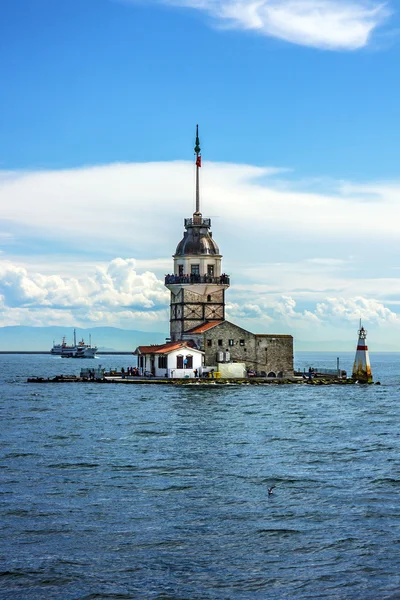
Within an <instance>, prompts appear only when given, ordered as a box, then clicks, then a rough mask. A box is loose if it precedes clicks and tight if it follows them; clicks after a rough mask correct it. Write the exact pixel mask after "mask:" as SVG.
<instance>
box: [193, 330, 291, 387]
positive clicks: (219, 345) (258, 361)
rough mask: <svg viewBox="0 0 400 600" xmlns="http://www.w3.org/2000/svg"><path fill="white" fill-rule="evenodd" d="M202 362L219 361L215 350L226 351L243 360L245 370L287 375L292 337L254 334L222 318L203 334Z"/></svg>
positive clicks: (217, 351) (213, 363) (232, 358)
mask: <svg viewBox="0 0 400 600" xmlns="http://www.w3.org/2000/svg"><path fill="white" fill-rule="evenodd" d="M202 349H203V350H204V352H205V364H206V365H215V364H216V362H219V360H218V358H219V356H218V353H219V352H224V353H225V355H226V352H228V353H229V355H230V356H229V359H230V360H231V361H234V362H244V363H246V368H247V369H254V370H255V371H257V372H261V371H264V372H265V373H266V374H267V375H268V374H269V373H274V374H275V375H276V376H278V374H282V375H288V374H292V373H293V337H292V336H291V335H271V334H262V335H259V334H254V333H251V332H250V331H246V329H243V328H241V327H238V326H237V325H234V324H233V323H230V322H229V321H223V322H222V323H221V324H220V325H216V326H215V327H213V328H212V329H209V330H208V331H206V332H205V333H204V334H203V347H202Z"/></svg>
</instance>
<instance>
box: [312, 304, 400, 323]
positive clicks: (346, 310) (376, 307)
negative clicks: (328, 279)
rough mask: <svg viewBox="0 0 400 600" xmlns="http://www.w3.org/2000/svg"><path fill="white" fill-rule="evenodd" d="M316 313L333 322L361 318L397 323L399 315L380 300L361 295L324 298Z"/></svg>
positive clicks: (369, 320)
mask: <svg viewBox="0 0 400 600" xmlns="http://www.w3.org/2000/svg"><path fill="white" fill-rule="evenodd" d="M315 312H316V315H318V317H319V318H320V319H321V320H330V321H335V322H342V323H343V321H344V320H345V321H352V322H355V321H357V320H358V319H360V318H362V319H363V321H364V322H370V323H386V324H393V325H399V324H400V317H399V315H397V314H396V313H394V312H393V311H391V310H390V309H389V308H387V307H386V306H384V305H383V304H382V303H381V302H379V301H377V300H374V299H367V298H362V297H357V298H326V299H325V300H324V302H320V303H319V304H318V305H317V307H316V311H315Z"/></svg>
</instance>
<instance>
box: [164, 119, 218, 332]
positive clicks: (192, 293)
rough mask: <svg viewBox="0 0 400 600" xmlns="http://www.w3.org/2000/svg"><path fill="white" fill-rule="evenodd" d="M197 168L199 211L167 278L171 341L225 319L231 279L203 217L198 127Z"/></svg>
mask: <svg viewBox="0 0 400 600" xmlns="http://www.w3.org/2000/svg"><path fill="white" fill-rule="evenodd" d="M194 152H195V157H196V158H195V169H196V210H195V212H194V213H193V216H192V217H191V218H188V219H185V220H184V227H185V231H184V234H183V238H182V240H181V241H180V242H179V244H178V246H177V248H176V251H175V254H174V255H173V259H174V271H173V274H171V275H167V276H166V277H165V285H166V287H167V288H168V289H169V290H170V292H171V301H170V337H171V341H177V340H181V339H182V336H183V335H184V334H185V333H186V332H187V331H189V330H191V329H193V328H194V327H198V326H200V325H203V324H205V323H209V322H215V323H217V322H219V321H221V322H222V321H224V320H225V290H226V289H227V288H228V287H229V284H230V281H229V277H228V276H227V275H226V274H225V273H223V272H222V255H221V254H220V251H219V248H218V246H217V243H216V242H215V240H214V238H213V236H212V232H211V219H206V218H203V215H202V213H201V210H200V169H201V148H200V138H199V127H198V125H197V127H196V143H195V147H194Z"/></svg>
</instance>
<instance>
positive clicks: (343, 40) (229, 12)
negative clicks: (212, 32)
mask: <svg viewBox="0 0 400 600" xmlns="http://www.w3.org/2000/svg"><path fill="white" fill-rule="evenodd" d="M158 1H159V2H161V3H163V4H168V5H172V6H182V7H187V8H192V9H197V10H201V11H204V12H206V13H208V14H209V15H211V16H212V17H213V18H214V19H216V20H217V22H219V23H220V24H222V25H224V26H226V27H229V26H230V27H235V28H239V29H245V30H253V31H257V32H259V33H261V34H264V35H266V36H269V37H274V38H279V39H282V40H285V41H287V42H291V43H294V44H299V45H302V46H311V47H315V48H322V49H328V50H356V49H359V48H362V47H364V46H366V45H367V44H368V42H369V40H370V38H371V34H372V33H373V31H374V30H375V29H376V28H377V27H379V26H381V25H383V23H385V21H386V20H387V19H388V17H389V15H390V11H389V9H388V7H387V3H379V2H376V1H373V0H158Z"/></svg>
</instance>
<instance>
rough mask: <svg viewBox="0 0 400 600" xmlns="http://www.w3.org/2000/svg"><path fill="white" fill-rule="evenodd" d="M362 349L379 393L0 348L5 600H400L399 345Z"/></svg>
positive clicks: (300, 360)
mask: <svg viewBox="0 0 400 600" xmlns="http://www.w3.org/2000/svg"><path fill="white" fill-rule="evenodd" d="M323 356H324V357H323V358H321V354H319V355H312V354H306V353H304V354H299V355H297V356H296V366H297V367H299V368H303V367H304V368H308V366H310V365H312V366H314V365H319V366H328V367H334V366H335V365H336V356H335V355H333V354H332V355H328V354H326V355H323ZM352 358H353V357H352V356H350V355H345V356H344V357H343V355H342V361H341V367H342V368H346V369H348V370H350V369H351V360H352ZM371 360H372V366H373V370H374V375H375V379H379V380H380V381H381V382H382V384H383V385H381V386H351V387H343V388H342V387H337V386H332V387H310V386H298V387H296V386H279V387H278V386H266V387H253V386H248V387H239V386H226V387H221V388H220V387H217V386H212V387H209V388H200V389H199V388H191V387H189V386H185V387H179V388H176V387H169V386H151V385H146V386H134V385H128V386H126V385H115V386H113V385H107V386H105V385H99V384H95V383H93V384H86V385H80V384H54V385H52V384H47V385H46V384H30V385H28V384H26V383H25V382H26V378H27V377H28V376H35V375H41V376H46V377H47V376H52V375H54V374H58V373H65V374H67V373H76V372H78V371H79V369H80V367H81V363H79V364H76V362H75V361H68V360H61V359H59V358H55V357H51V356H6V355H3V356H0V386H1V387H0V389H1V400H0V416H1V428H0V477H1V479H0V481H1V483H0V528H1V536H0V560H1V567H0V571H1V573H0V575H1V577H0V598H2V599H3V598H4V599H10V600H28V599H29V600H36V599H41V600H42V599H52V600H55V599H60V600H83V599H86V600H89V599H96V598H98V599H110V600H111V599H131V598H132V599H133V598H134V599H136V598H137V599H140V600H142V599H156V600H200V599H201V600H208V599H221V600H222V599H224V600H225V599H227V600H228V599H229V600H244V599H249V600H250V599H251V600H258V599H260V600H261V599H262V600H265V599H266V598H268V599H269V598H271V599H274V600H281V599H282V600H291V599H296V600H297V599H306V598H307V599H311V598H312V599H331V598H332V599H333V598H335V599H340V600H343V599H358V598H359V599H363V600H368V599H372V598H374V599H376V598H379V599H393V600H394V599H395V598H397V599H398V598H400V576H399V574H400V530H399V522H400V502H399V489H400V488H399V482H400V461H399V441H400V440H399V436H400V434H399V416H400V415H399V413H400V402H399V400H400V368H399V365H400V355H398V354H381V355H375V356H374V355H372V356H371ZM90 362H92V361H90ZM132 362H133V361H132V359H131V357H129V356H125V357H108V358H106V357H101V359H99V360H97V361H96V363H95V364H96V365H98V364H99V363H101V364H103V366H106V367H115V366H124V367H127V366H130V365H131V364H132ZM93 363H94V361H93ZM88 365H89V361H87V362H85V366H88ZM272 484H275V485H276V488H275V490H274V493H273V495H272V496H270V497H268V494H267V488H268V487H269V486H270V485H272Z"/></svg>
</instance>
